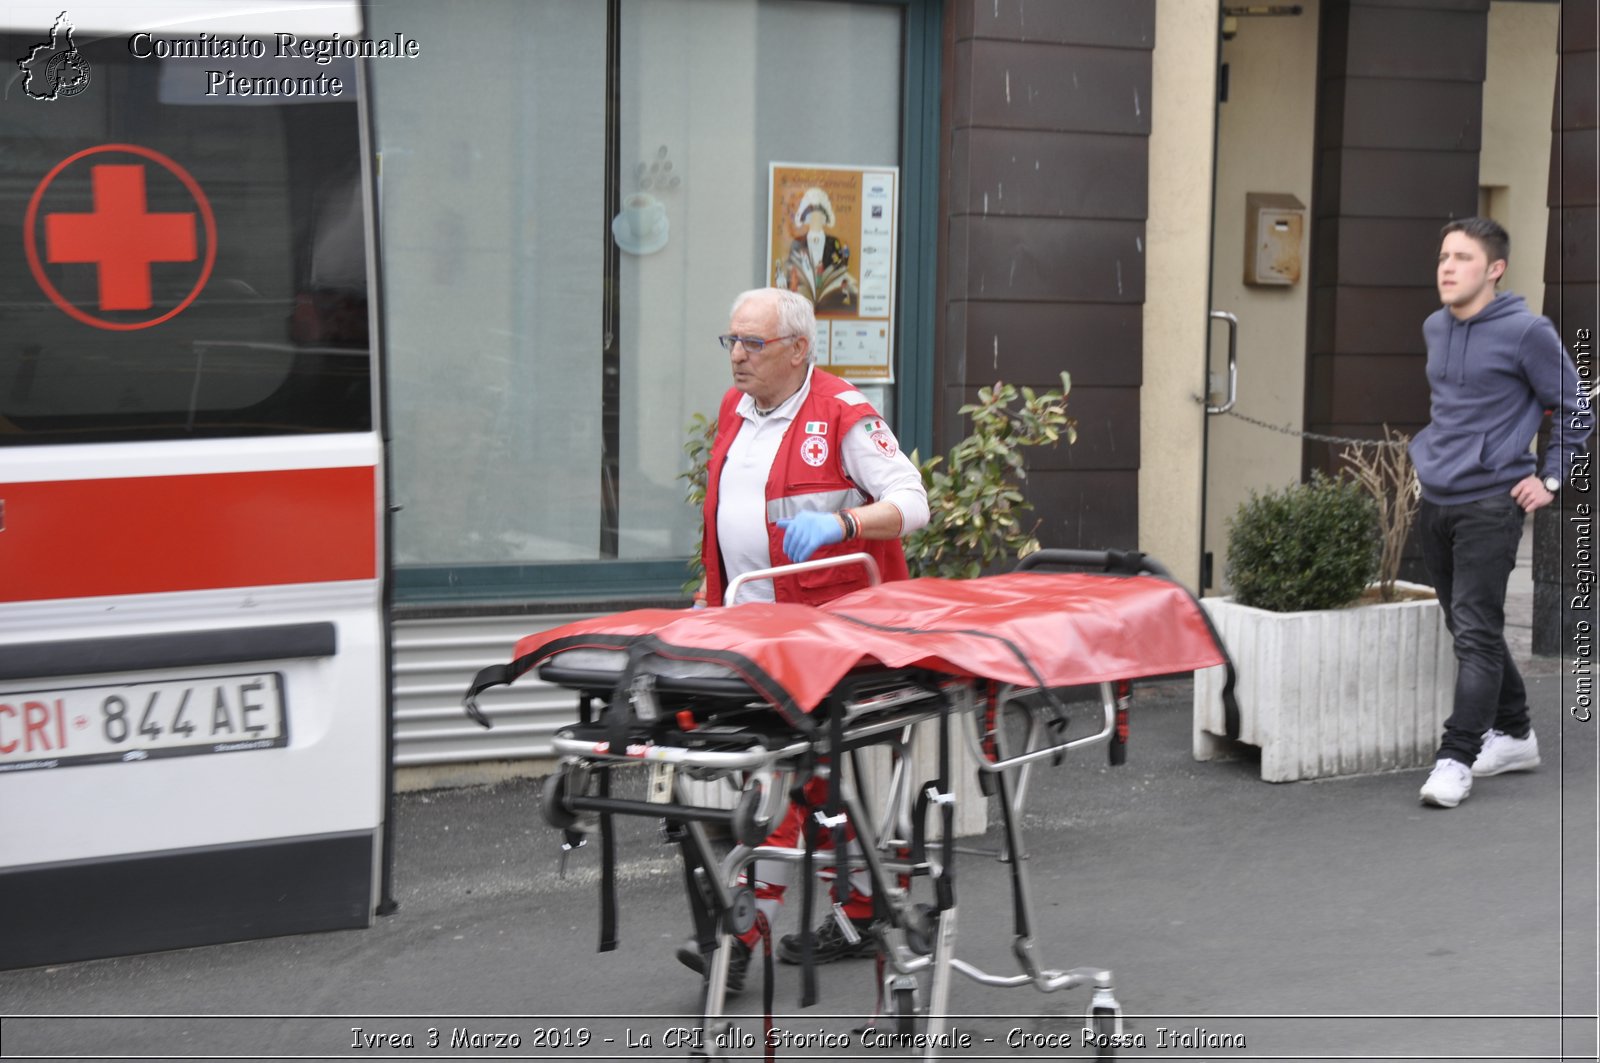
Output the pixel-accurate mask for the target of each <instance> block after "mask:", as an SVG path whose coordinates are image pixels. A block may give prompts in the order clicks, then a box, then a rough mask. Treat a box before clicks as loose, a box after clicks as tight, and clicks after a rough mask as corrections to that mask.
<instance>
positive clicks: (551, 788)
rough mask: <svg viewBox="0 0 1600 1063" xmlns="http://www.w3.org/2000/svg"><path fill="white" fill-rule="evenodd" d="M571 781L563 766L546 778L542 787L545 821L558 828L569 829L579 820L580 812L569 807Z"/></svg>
mask: <svg viewBox="0 0 1600 1063" xmlns="http://www.w3.org/2000/svg"><path fill="white" fill-rule="evenodd" d="M570 781H571V780H570V779H568V777H567V771H566V769H565V768H563V769H561V770H560V771H557V772H556V773H555V774H553V775H551V776H549V777H548V778H546V779H545V781H544V786H543V787H542V788H541V789H540V798H541V800H540V801H539V810H540V811H541V812H543V813H544V821H545V822H546V823H548V824H550V825H551V826H552V827H554V828H556V830H568V829H570V828H571V827H572V826H573V824H575V823H577V822H578V814H577V813H576V812H574V811H573V810H572V809H570V808H568V807H567V793H568V790H567V785H568V783H569V782H570Z"/></svg>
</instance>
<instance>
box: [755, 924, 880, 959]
mask: <svg viewBox="0 0 1600 1063" xmlns="http://www.w3.org/2000/svg"><path fill="white" fill-rule="evenodd" d="M850 924H851V925H852V926H854V927H855V928H856V933H857V934H858V935H859V936H860V940H859V941H857V942H856V943H855V944H853V945H852V944H851V943H850V942H849V941H848V940H846V938H845V936H844V931H843V930H840V929H839V923H838V921H837V920H835V919H834V918H833V916H831V915H828V916H824V917H823V919H822V922H820V923H818V924H817V929H816V930H815V931H813V933H812V942H811V962H812V963H832V962H833V961H834V960H848V959H849V958H850V957H852V956H871V955H872V954H873V953H874V952H877V951H878V939H877V938H875V937H873V936H872V934H871V932H870V930H871V927H872V920H871V919H852V920H850ZM778 959H780V960H782V961H783V962H784V963H793V964H798V963H800V962H801V960H800V935H799V934H785V935H784V936H783V939H782V940H781V941H779V942H778Z"/></svg>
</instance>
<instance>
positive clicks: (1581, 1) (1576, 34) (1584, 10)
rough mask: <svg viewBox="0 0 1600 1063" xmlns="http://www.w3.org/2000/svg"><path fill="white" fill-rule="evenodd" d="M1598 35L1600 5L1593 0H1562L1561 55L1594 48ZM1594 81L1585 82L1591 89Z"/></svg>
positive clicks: (1599, 28) (1599, 29) (1599, 33)
mask: <svg viewBox="0 0 1600 1063" xmlns="http://www.w3.org/2000/svg"><path fill="white" fill-rule="evenodd" d="M1597 35H1600V7H1597V5H1596V4H1594V2H1593V0H1564V2H1563V3H1562V5H1561V43H1560V45H1559V46H1558V47H1560V49H1561V53H1562V54H1563V55H1571V54H1573V53H1574V52H1588V51H1593V50H1594V45H1595V38H1596V36H1597ZM1594 84H1595V83H1594V82H1593V81H1590V82H1587V83H1585V85H1586V88H1588V89H1591V90H1592V89H1593V88H1594Z"/></svg>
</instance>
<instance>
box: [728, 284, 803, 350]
mask: <svg viewBox="0 0 1600 1063" xmlns="http://www.w3.org/2000/svg"><path fill="white" fill-rule="evenodd" d="M758 298H759V299H770V300H772V301H773V302H774V303H776V304H777V307H778V330H779V332H780V333H781V334H782V335H785V336H804V337H805V338H806V361H808V362H810V363H811V364H812V365H816V364H817V312H816V310H815V309H814V308H813V307H812V305H811V300H810V299H807V298H806V297H805V296H803V295H801V294H800V293H799V292H791V291H790V290H789V289H787V288H751V289H750V290H749V291H747V292H740V293H739V295H738V297H737V298H736V299H734V301H733V308H732V309H730V310H729V311H728V315H729V316H730V317H731V316H732V315H734V314H737V313H738V312H739V308H740V307H741V306H743V305H744V304H745V303H747V302H749V301H750V300H751V299H758Z"/></svg>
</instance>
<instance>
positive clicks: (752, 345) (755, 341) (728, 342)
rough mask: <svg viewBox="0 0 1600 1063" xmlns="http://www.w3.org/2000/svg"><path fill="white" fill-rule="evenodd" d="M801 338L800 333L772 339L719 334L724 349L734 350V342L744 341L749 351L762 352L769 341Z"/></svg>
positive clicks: (778, 341)
mask: <svg viewBox="0 0 1600 1063" xmlns="http://www.w3.org/2000/svg"><path fill="white" fill-rule="evenodd" d="M799 338H800V337H799V336H798V335H790V336H774V337H772V338H771V339H770V340H764V339H762V338H761V337H760V336H734V335H732V334H730V335H727V336H718V337H717V342H718V343H720V344H722V349H723V350H725V351H732V350H733V345H734V344H736V343H742V344H744V349H745V350H746V351H747V352H748V353H750V354H760V353H761V349H762V348H763V347H765V346H766V345H767V344H769V343H782V342H783V341H784V340H797V339H799Z"/></svg>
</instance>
